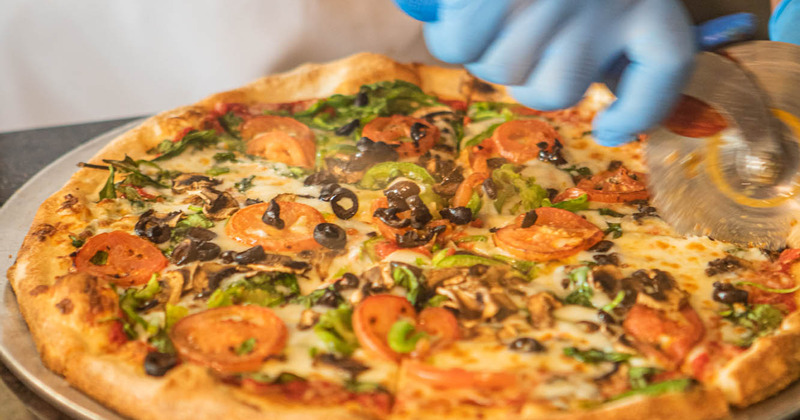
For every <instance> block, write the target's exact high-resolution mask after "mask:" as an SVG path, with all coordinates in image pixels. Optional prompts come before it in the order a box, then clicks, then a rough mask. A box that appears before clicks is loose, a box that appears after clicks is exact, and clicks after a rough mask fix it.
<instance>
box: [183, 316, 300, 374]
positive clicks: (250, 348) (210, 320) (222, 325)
mask: <svg viewBox="0 0 800 420" xmlns="http://www.w3.org/2000/svg"><path fill="white" fill-rule="evenodd" d="M287 334H288V333H287V329H286V325H285V324H284V323H283V321H281V319H280V318H278V317H277V316H276V315H275V314H274V313H273V312H272V311H271V310H269V309H267V308H263V307H260V306H239V305H234V306H225V307H221V308H214V309H209V310H207V311H203V312H198V313H196V314H194V315H189V316H187V317H185V318H182V319H181V320H180V321H178V322H177V323H176V324H175V325H174V326H173V327H172V332H170V338H171V339H172V344H173V345H174V346H175V350H177V352H178V355H180V357H181V358H182V359H184V360H188V361H190V362H193V363H197V364H200V365H203V366H208V367H210V368H212V369H214V370H216V371H219V372H223V373H238V372H249V371H254V370H257V369H258V368H259V367H260V366H261V365H262V364H263V363H264V361H265V360H266V359H267V358H268V357H269V356H273V355H276V354H278V353H280V352H281V350H283V347H284V345H285V344H286V336H287ZM248 342H249V344H248Z"/></svg>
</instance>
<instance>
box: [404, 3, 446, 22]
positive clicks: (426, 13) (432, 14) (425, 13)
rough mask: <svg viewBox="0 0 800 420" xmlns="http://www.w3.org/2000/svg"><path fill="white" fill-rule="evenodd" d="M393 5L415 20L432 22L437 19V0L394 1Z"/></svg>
mask: <svg viewBox="0 0 800 420" xmlns="http://www.w3.org/2000/svg"><path fill="white" fill-rule="evenodd" d="M394 4H396V5H397V7H399V8H400V10H402V11H404V12H406V13H407V14H408V15H409V16H411V17H412V18H414V19H416V20H421V21H423V22H433V21H435V20H436V18H437V13H436V12H437V10H436V9H437V6H438V5H439V0H394Z"/></svg>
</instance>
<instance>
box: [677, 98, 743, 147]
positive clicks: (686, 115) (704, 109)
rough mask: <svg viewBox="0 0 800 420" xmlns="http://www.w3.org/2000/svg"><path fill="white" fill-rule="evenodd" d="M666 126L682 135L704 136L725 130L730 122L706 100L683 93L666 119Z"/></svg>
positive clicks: (691, 136)
mask: <svg viewBox="0 0 800 420" xmlns="http://www.w3.org/2000/svg"><path fill="white" fill-rule="evenodd" d="M664 127H666V128H667V129H668V130H670V131H672V132H673V133H675V134H678V135H680V136H684V137H690V138H702V137H710V136H713V135H714V134H717V133H719V132H720V131H722V130H724V129H725V128H727V127H728V122H727V121H726V120H725V117H723V116H722V114H720V113H719V112H717V110H716V109H714V108H713V107H711V105H709V104H707V103H706V102H703V101H701V100H699V99H697V98H694V97H691V96H687V95H681V98H680V99H679V100H678V104H677V105H675V108H674V109H673V110H672V113H671V114H670V116H669V117H668V118H667V120H666V121H664Z"/></svg>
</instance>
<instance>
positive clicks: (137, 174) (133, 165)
mask: <svg viewBox="0 0 800 420" xmlns="http://www.w3.org/2000/svg"><path fill="white" fill-rule="evenodd" d="M103 162H105V163H107V164H109V166H110V167H111V168H114V169H116V170H117V171H118V172H120V173H124V174H127V175H126V176H125V179H124V180H122V181H121V182H119V183H118V184H117V185H118V186H119V185H130V186H133V187H147V186H150V187H155V188H169V185H167V184H166V183H164V180H165V179H170V178H172V177H174V176H175V175H176V174H175V173H173V172H171V171H167V170H164V169H161V167H160V166H158V165H157V164H155V163H153V162H151V161H149V160H133V158H131V157H130V156H128V155H125V159H123V160H111V159H103ZM148 167H149V168H151V172H152V170H153V169H154V170H155V173H151V174H150V175H148V174H145V168H148Z"/></svg>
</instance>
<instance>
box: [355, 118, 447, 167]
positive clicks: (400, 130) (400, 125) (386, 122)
mask: <svg viewBox="0 0 800 420" xmlns="http://www.w3.org/2000/svg"><path fill="white" fill-rule="evenodd" d="M415 125H417V128H414V126H415ZM361 134H362V135H363V136H364V137H367V138H369V139H370V140H372V141H382V142H384V143H386V144H399V145H400V146H399V147H398V148H397V153H398V154H400V157H404V158H405V157H413V156H419V155H421V154H423V153H425V152H427V151H428V150H430V149H431V148H432V147H433V145H435V144H436V142H438V141H439V129H438V128H436V126H435V125H433V124H431V123H429V122H427V121H425V120H423V119H421V118H414V117H407V116H405V115H393V116H391V117H378V118H375V119H374V120H372V121H370V122H369V123H367V125H366V126H364V131H362V133H361ZM415 136H416V140H414V138H415Z"/></svg>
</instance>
